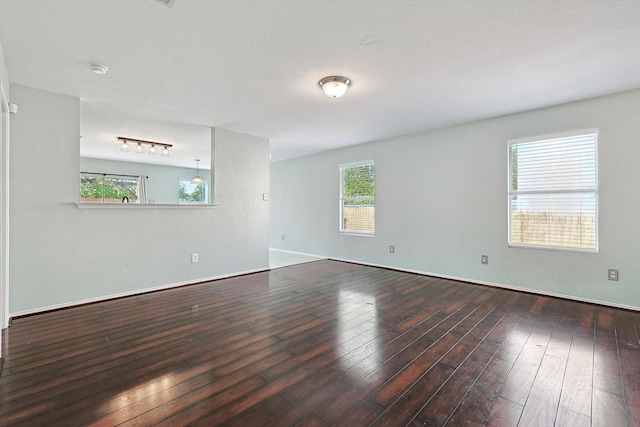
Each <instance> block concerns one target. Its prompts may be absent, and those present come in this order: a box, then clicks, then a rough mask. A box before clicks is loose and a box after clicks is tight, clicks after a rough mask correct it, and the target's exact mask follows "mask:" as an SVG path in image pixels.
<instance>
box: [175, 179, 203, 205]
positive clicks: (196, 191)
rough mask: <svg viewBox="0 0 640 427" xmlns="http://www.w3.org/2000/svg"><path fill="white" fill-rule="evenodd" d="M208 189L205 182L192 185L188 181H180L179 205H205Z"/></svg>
mask: <svg viewBox="0 0 640 427" xmlns="http://www.w3.org/2000/svg"><path fill="white" fill-rule="evenodd" d="M208 191H209V188H208V186H207V183H206V182H203V183H200V184H193V183H192V182H191V180H190V179H181V180H180V198H179V203H180V204H202V203H207V201H208V200H209V197H208Z"/></svg>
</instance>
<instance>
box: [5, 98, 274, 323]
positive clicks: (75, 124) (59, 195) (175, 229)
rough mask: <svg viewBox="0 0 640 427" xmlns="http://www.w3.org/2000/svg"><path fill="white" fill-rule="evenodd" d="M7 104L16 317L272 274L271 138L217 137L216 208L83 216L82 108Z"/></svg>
mask: <svg viewBox="0 0 640 427" xmlns="http://www.w3.org/2000/svg"><path fill="white" fill-rule="evenodd" d="M11 96H12V102H15V103H16V104H18V105H19V106H20V109H19V112H18V114H16V115H13V116H12V122H11V141H12V152H11V226H10V234H11V236H10V237H11V240H10V295H11V297H10V312H11V315H12V316H15V315H20V314H26V313H30V312H37V311H41V310H44V309H50V308H55V307H58V306H65V305H70V304H74V303H79V302H85V301H91V300H96V299H100V298H104V297H108V296H115V295H124V294H130V293H135V292H138V291H140V290H145V289H154V288H158V287H163V286H168V285H174V284H181V283H189V282H194V281H199V280H203V279H207V278H213V277H222V276H225V275H231V274H235V273H241V272H247V271H256V270H264V269H267V268H268V266H269V260H268V257H269V254H268V220H269V219H268V217H269V212H268V202H264V201H263V200H262V193H266V192H267V191H268V189H269V141H268V139H265V138H258V137H254V136H250V135H244V134H238V133H235V132H230V131H220V130H218V129H215V130H214V131H213V132H212V140H213V139H215V150H216V151H215V159H216V162H215V163H214V164H215V165H216V170H215V176H216V186H217V188H216V191H218V192H219V194H220V197H219V198H214V202H215V203H218V204H219V206H216V207H214V208H191V209H190V208H173V209H161V208H155V207H154V208H144V209H78V208H77V207H76V206H75V204H74V202H75V201H77V197H78V174H79V171H80V159H79V140H80V138H79V137H80V135H79V100H78V99H77V98H74V97H69V96H65V95H60V94H55V93H50V92H45V91H42V90H38V89H32V88H27V87H24V86H17V85H12V87H11ZM218 199H219V200H218ZM191 253H199V255H200V261H199V263H197V264H192V263H191V262H190V254H191Z"/></svg>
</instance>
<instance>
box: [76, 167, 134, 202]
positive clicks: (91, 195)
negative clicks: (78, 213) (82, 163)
mask: <svg viewBox="0 0 640 427" xmlns="http://www.w3.org/2000/svg"><path fill="white" fill-rule="evenodd" d="M123 200H125V201H127V202H128V203H137V202H138V178H137V177H131V176H118V175H110V174H97V173H86V172H83V173H81V174H80V202H82V203H122V202H123Z"/></svg>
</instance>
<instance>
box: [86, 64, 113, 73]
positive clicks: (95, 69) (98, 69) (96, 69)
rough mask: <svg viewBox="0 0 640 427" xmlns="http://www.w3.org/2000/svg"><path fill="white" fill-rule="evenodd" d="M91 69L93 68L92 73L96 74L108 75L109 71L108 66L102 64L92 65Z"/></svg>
mask: <svg viewBox="0 0 640 427" xmlns="http://www.w3.org/2000/svg"><path fill="white" fill-rule="evenodd" d="M89 67H91V71H93V72H94V73H96V74H107V71H108V70H109V69H108V68H107V67H106V66H104V65H100V64H91V65H90V66H89Z"/></svg>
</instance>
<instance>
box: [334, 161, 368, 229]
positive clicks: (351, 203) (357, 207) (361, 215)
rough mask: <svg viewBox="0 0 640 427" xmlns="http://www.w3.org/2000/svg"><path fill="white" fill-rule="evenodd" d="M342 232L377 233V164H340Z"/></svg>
mask: <svg viewBox="0 0 640 427" xmlns="http://www.w3.org/2000/svg"><path fill="white" fill-rule="evenodd" d="M340 232H341V233H349V234H362V235H369V236H373V235H374V233H375V164H374V162H373V161H367V162H362V163H355V164H349V165H341V166H340Z"/></svg>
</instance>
